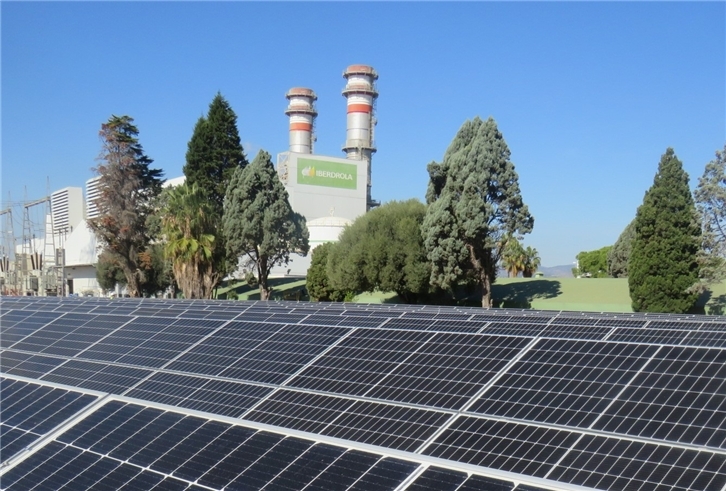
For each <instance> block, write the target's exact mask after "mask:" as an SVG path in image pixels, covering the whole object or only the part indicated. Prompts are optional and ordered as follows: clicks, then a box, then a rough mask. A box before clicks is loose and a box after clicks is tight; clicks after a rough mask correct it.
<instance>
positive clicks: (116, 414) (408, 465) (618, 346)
mask: <svg viewBox="0 0 726 491" xmlns="http://www.w3.org/2000/svg"><path fill="white" fill-rule="evenodd" d="M0 372H1V373H0V391H1V393H0V411H1V418H0V420H1V428H0V429H1V433H0V460H1V461H2V465H1V466H0V488H2V489H3V490H9V491H11V490H12V491H19V490H23V491H25V490H52V491H57V490H61V489H63V490H73V491H76V490H86V489H87V490H109V491H111V490H113V491H115V490H129V491H131V490H139V491H141V490H152V489H153V490H190V491H191V490H194V491H202V490H207V491H209V490H225V491H226V490H265V491H273V490H275V491H283V490H284V491H295V490H306V491H312V490H321V491H322V490H326V491H331V490H341V491H343V490H351V491H352V490H361V491H363V490H391V491H404V490H406V491H417V490H421V491H435V490H450V491H468V490H484V491H486V490H496V491H503V490H516V491H526V490H530V491H536V490H551V491H555V490H563V491H564V490H587V489H596V490H607V491H622V490H628V491H630V490H632V491H666V490H669V491H670V490H684V491H686V490H694V491H696V490H697V491H726V323H724V322H723V317H710V316H692V315H666V314H655V315H654V314H608V313H587V312H544V311H530V310H511V309H510V310H507V309H491V310H485V309H479V308H464V307H438V306H412V305H364V304H348V303H346V304H340V303H330V304H325V303H295V302H231V301H213V300H191V301H183V300H157V299H118V300H108V299H98V298H66V299H60V298H53V297H3V298H2V299H1V300H0Z"/></svg>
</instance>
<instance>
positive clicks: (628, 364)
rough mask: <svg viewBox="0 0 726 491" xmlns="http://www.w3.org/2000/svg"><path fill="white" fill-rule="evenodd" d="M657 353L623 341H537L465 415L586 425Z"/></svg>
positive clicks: (649, 347) (593, 419) (590, 422)
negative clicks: (486, 415) (472, 414)
mask: <svg viewBox="0 0 726 491" xmlns="http://www.w3.org/2000/svg"><path fill="white" fill-rule="evenodd" d="M657 349H658V348H657V347H655V346H642V345H636V344H625V343H605V342H594V341H569V340H558V339H545V340H541V341H539V342H538V343H537V344H536V345H535V346H534V347H533V348H531V349H530V350H528V351H527V353H525V355H524V356H523V357H522V358H521V359H520V360H519V361H518V362H517V363H516V364H514V365H513V366H512V367H511V368H510V369H509V370H508V372H507V373H506V374H505V375H503V376H502V377H501V378H500V379H498V380H497V381H496V383H495V384H494V385H493V386H492V387H491V388H490V389H489V390H487V391H486V392H485V393H484V394H483V395H482V396H481V397H480V398H479V399H478V400H477V401H476V402H475V403H474V404H473V405H472V407H471V408H470V409H469V411H471V412H475V413H482V414H490V415H497V416H503V417H507V418H514V419H521V420H528V421H540V422H543V423H551V424H560V425H568V426H580V427H588V426H589V425H591V424H592V423H593V422H594V421H595V419H596V418H597V417H598V416H599V415H600V414H601V412H602V411H603V410H604V409H605V408H606V407H607V406H608V404H610V403H611V401H612V399H613V398H615V397H616V396H617V395H618V394H619V393H620V391H622V390H623V388H624V387H625V386H626V385H627V384H628V382H629V381H630V380H631V379H632V378H633V377H634V376H635V374H636V373H637V372H638V370H640V369H641V368H642V367H643V366H645V364H646V363H647V362H648V360H649V359H650V357H651V356H652V355H653V354H654V353H655V352H656V351H657Z"/></svg>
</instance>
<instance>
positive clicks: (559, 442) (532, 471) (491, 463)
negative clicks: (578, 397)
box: [423, 416, 580, 477]
mask: <svg viewBox="0 0 726 491" xmlns="http://www.w3.org/2000/svg"><path fill="white" fill-rule="evenodd" d="M579 436H580V435H579V434H578V433H575V432H571V431H565V430H556V429H552V428H543V427H538V426H534V425H524V424H518V423H509V422H504V421H495V420H491V419H484V418H474V417H471V416H461V417H458V418H457V419H456V420H455V421H454V422H453V423H452V424H451V425H450V426H449V428H448V429H446V430H445V431H444V432H443V433H442V434H441V435H439V437H438V438H436V439H435V440H434V441H433V442H432V443H431V444H430V445H428V446H427V447H426V448H425V449H424V452H423V453H424V454H425V455H431V456H433V457H439V458H443V459H448V460H456V461H458V462H464V463H467V464H473V465H478V466H483V467H492V468H495V469H501V470H504V471H508V472H517V473H520V474H525V475H528V476H535V477H545V476H546V475H547V473H548V472H549V470H550V468H551V467H552V466H553V465H554V464H556V463H557V462H558V461H559V460H560V459H561V458H562V457H563V456H564V455H565V454H566V453H567V451H568V450H569V448H570V447H571V446H572V445H573V444H574V443H575V442H576V441H577V440H578V438H579Z"/></svg>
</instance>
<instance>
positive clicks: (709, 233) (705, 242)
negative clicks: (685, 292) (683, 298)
mask: <svg viewBox="0 0 726 491" xmlns="http://www.w3.org/2000/svg"><path fill="white" fill-rule="evenodd" d="M694 194H695V200H696V207H697V209H698V213H699V218H700V223H701V228H702V231H703V235H702V238H701V240H702V242H701V249H700V251H699V253H698V264H699V266H700V271H699V281H698V282H697V283H696V284H695V285H694V286H693V288H692V289H693V291H695V292H702V291H704V290H705V289H706V288H707V287H708V285H712V284H714V283H720V282H722V281H723V280H724V279H726V145H724V149H723V151H718V150H717V151H716V158H715V159H714V160H712V161H711V162H709V163H708V164H706V169H705V170H704V172H703V176H701V177H700V178H699V179H698V188H696V192H695V193H694Z"/></svg>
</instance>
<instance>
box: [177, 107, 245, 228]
mask: <svg viewBox="0 0 726 491" xmlns="http://www.w3.org/2000/svg"><path fill="white" fill-rule="evenodd" d="M246 165H247V159H246V158H245V155H244V150H243V149H242V144H241V143H240V138H239V132H238V130H237V115H236V114H235V113H234V111H233V110H232V107H231V106H230V105H229V102H227V100H226V99H225V98H224V97H222V94H220V93H217V95H216V96H214V99H213V100H212V102H211V103H210V104H209V112H208V113H207V117H206V118H204V117H201V118H199V120H197V123H196V125H195V126H194V133H193V134H192V138H191V140H189V144H188V146H187V155H186V165H184V175H185V176H186V182H187V183H188V184H189V185H190V186H191V185H194V184H196V185H197V187H198V188H199V189H201V190H202V191H203V192H204V193H206V195H207V197H208V198H209V199H210V200H211V201H212V202H213V203H214V207H215V209H216V210H217V211H218V212H219V216H222V205H223V203H224V193H225V192H226V190H227V186H228V185H229V181H230V180H231V179H232V174H233V173H234V171H235V169H237V168H239V167H242V168H244V167H245V166H246Z"/></svg>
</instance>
